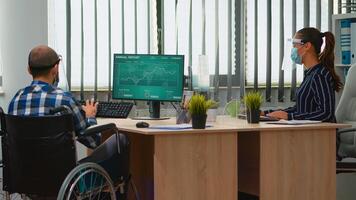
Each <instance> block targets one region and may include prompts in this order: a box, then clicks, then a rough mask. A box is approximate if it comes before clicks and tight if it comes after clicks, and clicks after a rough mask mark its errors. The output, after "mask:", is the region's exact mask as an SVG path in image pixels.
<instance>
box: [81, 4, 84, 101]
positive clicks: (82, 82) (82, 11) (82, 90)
mask: <svg viewBox="0 0 356 200" xmlns="http://www.w3.org/2000/svg"><path fill="white" fill-rule="evenodd" d="M83 1H84V0H81V2H80V22H81V24H80V28H81V36H80V37H81V44H80V52H81V58H80V99H81V100H84V16H83V15H84V8H83V7H84V5H83Z"/></svg>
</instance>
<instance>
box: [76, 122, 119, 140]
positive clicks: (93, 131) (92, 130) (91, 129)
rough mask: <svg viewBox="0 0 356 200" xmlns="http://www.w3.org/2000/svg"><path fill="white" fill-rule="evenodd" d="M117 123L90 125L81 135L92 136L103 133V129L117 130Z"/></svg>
mask: <svg viewBox="0 0 356 200" xmlns="http://www.w3.org/2000/svg"><path fill="white" fill-rule="evenodd" d="M116 129H117V128H116V125H115V124H114V123H109V124H103V125H95V126H90V127H89V128H87V129H85V131H84V133H83V134H82V135H80V136H78V137H79V138H80V137H87V136H92V135H96V134H98V133H101V132H103V131H108V130H116Z"/></svg>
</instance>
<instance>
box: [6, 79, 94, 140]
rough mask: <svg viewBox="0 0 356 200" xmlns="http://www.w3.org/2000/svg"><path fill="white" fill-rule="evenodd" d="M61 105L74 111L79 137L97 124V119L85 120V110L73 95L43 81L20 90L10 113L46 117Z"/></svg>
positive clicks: (11, 104)
mask: <svg viewBox="0 0 356 200" xmlns="http://www.w3.org/2000/svg"><path fill="white" fill-rule="evenodd" d="M61 105H66V106H68V107H69V108H70V109H71V110H72V112H73V119H74V126H75V132H76V134H77V135H78V134H81V133H82V132H83V131H84V130H85V129H86V128H87V127H88V126H90V125H94V124H96V119H95V118H85V112H84V110H83V109H82V107H81V105H80V103H78V102H77V101H76V100H75V99H74V97H73V96H72V94H71V93H69V92H64V91H63V90H62V89H60V88H57V87H55V86H53V85H51V84H48V83H46V82H42V81H32V83H31V85H29V86H27V87H25V88H23V89H21V90H19V91H18V92H17V93H16V95H15V96H14V98H13V99H12V100H11V102H10V105H9V110H8V113H9V114H11V115H25V116H44V115H48V114H49V111H50V109H52V108H55V107H58V106H61Z"/></svg>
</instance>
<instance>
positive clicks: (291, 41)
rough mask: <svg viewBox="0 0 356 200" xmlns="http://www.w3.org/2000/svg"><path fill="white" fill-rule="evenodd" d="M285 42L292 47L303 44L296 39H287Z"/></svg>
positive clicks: (300, 40)
mask: <svg viewBox="0 0 356 200" xmlns="http://www.w3.org/2000/svg"><path fill="white" fill-rule="evenodd" d="M287 41H288V42H289V43H290V44H292V45H293V46H294V45H297V44H300V45H303V44H304V42H303V39H297V38H289V39H287Z"/></svg>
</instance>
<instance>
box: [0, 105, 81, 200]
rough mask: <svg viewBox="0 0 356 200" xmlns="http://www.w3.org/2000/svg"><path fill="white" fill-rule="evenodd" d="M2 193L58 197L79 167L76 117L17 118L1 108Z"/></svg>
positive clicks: (67, 115)
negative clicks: (60, 189) (67, 178)
mask: <svg viewBox="0 0 356 200" xmlns="http://www.w3.org/2000/svg"><path fill="white" fill-rule="evenodd" d="M0 117H1V133H2V134H3V135H2V154H3V163H4V168H3V178H4V182H3V189H4V190H5V191H8V192H10V193H14V192H17V193H23V194H36V195H39V196H56V195H57V193H58V191H59V188H60V186H61V184H62V183H63V181H64V179H65V177H66V176H67V175H68V173H69V172H70V171H71V170H72V169H73V168H74V167H75V166H76V164H77V159H76V149H75V140H74V127H73V116H72V115H71V114H62V115H50V116H41V117H34V116H14V115H7V114H5V113H4V112H3V111H2V109H1V108H0Z"/></svg>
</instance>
